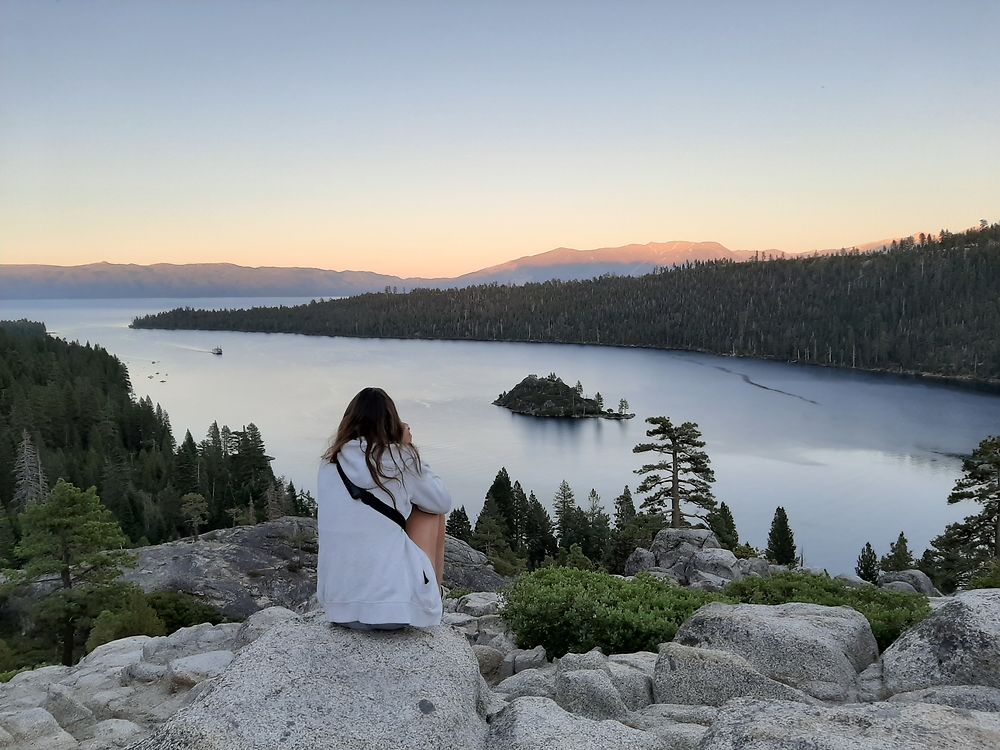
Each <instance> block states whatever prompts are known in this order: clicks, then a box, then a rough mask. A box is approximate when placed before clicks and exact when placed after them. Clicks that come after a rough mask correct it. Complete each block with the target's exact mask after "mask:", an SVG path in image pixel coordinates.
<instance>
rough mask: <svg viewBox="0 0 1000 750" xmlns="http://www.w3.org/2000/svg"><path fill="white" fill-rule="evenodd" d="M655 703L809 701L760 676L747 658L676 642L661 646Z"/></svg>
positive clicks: (655, 686) (654, 687)
mask: <svg viewBox="0 0 1000 750" xmlns="http://www.w3.org/2000/svg"><path fill="white" fill-rule="evenodd" d="M653 697H654V699H655V700H656V702H657V703H678V704H690V705H696V706H721V705H722V704H723V703H725V702H726V701H728V700H730V699H732V698H746V697H752V698H771V699H774V700H791V701H808V700H809V698H808V696H806V695H805V694H804V693H801V692H800V691H798V690H795V689H794V688H791V687H789V686H788V685H784V684H782V683H780V682H778V681H777V680H772V679H771V678H769V677H766V676H765V675H763V674H761V673H760V672H759V671H758V670H757V669H755V668H754V667H753V665H751V664H750V662H748V661H747V660H746V659H744V658H742V657H741V656H737V655H736V654H731V653H729V652H726V651H716V650H715V649H711V648H692V647H690V646H682V645H680V644H678V643H664V644H663V645H662V646H660V658H659V659H658V660H657V662H656V672H655V674H654V676H653Z"/></svg>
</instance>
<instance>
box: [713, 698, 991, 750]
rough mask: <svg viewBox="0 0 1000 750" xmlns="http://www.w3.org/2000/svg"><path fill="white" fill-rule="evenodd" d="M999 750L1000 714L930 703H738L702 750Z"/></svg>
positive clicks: (720, 720)
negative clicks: (989, 749)
mask: <svg viewBox="0 0 1000 750" xmlns="http://www.w3.org/2000/svg"><path fill="white" fill-rule="evenodd" d="M994 747H1000V714H991V713H983V712H978V711H964V710H960V709H955V708H950V707H947V706H935V705H930V704H925V703H898V704H897V703H893V704H885V703H880V704H865V705H852V706H834V707H830V706H808V705H805V704H803V703H790V702H785V701H755V700H736V701H732V702H730V703H727V704H726V705H725V706H723V708H722V710H721V711H720V712H719V715H718V718H717V719H716V720H715V721H714V722H713V724H712V727H711V729H709V730H708V733H707V734H706V735H705V737H704V739H703V740H702V743H701V745H700V746H699V748H700V750H897V749H898V750H945V749H946V748H947V749H948V750H979V749H983V750H985V748H994Z"/></svg>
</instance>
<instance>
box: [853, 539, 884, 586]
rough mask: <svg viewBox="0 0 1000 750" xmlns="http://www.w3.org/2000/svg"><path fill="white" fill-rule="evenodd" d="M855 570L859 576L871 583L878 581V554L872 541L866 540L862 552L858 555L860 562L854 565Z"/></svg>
mask: <svg viewBox="0 0 1000 750" xmlns="http://www.w3.org/2000/svg"><path fill="white" fill-rule="evenodd" d="M854 572H855V573H857V574H858V577H859V578H861V579H863V580H865V581H868V582H869V583H877V582H878V574H879V566H878V556H877V555H876V554H875V549H874V548H873V547H872V545H871V542H865V546H864V548H863V549H862V550H861V554H860V555H858V564H857V565H855V566H854Z"/></svg>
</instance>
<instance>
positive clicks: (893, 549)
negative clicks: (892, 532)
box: [879, 531, 915, 571]
mask: <svg viewBox="0 0 1000 750" xmlns="http://www.w3.org/2000/svg"><path fill="white" fill-rule="evenodd" d="M914 565H915V563H914V561H913V553H912V552H910V545H909V543H908V542H907V540H906V535H905V534H903V532H902V531H900V532H899V537H898V538H897V539H896V541H895V542H893V543H892V544H890V545H889V554H888V555H886V556H885V557H883V558H882V560H881V561H880V562H879V567H880V568H882V570H886V571H898V570H912V569H913V566H914Z"/></svg>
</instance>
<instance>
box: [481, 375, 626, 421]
mask: <svg viewBox="0 0 1000 750" xmlns="http://www.w3.org/2000/svg"><path fill="white" fill-rule="evenodd" d="M493 403H494V404H496V405H497V406H502V407H504V408H505V409H510V410H511V411H512V412H514V413H516V414H527V415H529V416H532V417H569V418H572V419H582V418H584V417H597V418H599V419H632V417H634V416H635V414H632V413H630V412H629V410H628V408H629V407H628V401H626V400H625V399H624V398H623V399H620V400H619V401H618V409H617V411H616V410H614V409H606V408H604V397H603V396H602V395H601V393H600V391H598V392H597V393H595V394H594V396H593V398H588V397H586V396H585V395H584V394H583V385H582V384H581V383H580V381H577V382H576V385H575V386H571V385H567V384H566V383H564V382H563V380H562V378H560V377H559V376H558V375H556V374H555V373H554V372H552V373H549V374H548V375H546V376H545V377H543V378H540V377H538V376H537V375H529V376H528V377H526V378H525V379H524V380H522V381H521V382H520V383H518V384H517V385H515V386H514V387H513V388H511V389H510V390H509V391H504V392H503V393H501V394H500V396H499V397H498V398H497V399H496V400H495V401H494V402H493Z"/></svg>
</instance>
